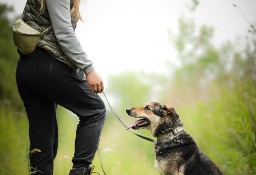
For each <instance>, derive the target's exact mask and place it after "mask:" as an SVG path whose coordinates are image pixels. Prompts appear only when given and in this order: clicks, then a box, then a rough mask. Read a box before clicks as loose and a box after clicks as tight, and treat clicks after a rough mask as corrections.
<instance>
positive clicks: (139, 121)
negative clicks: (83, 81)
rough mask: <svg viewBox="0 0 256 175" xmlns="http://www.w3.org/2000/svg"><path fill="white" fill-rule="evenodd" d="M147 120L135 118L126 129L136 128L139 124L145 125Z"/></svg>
mask: <svg viewBox="0 0 256 175" xmlns="http://www.w3.org/2000/svg"><path fill="white" fill-rule="evenodd" d="M147 123H148V122H147V120H145V119H140V120H137V121H136V122H134V123H133V124H131V125H130V126H128V128H127V129H131V128H132V129H136V128H139V127H141V126H143V125H145V124H147Z"/></svg>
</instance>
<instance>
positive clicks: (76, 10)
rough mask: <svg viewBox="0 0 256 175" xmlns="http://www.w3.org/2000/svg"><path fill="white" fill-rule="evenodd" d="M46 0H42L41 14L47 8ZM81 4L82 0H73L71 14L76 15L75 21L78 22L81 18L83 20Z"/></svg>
mask: <svg viewBox="0 0 256 175" xmlns="http://www.w3.org/2000/svg"><path fill="white" fill-rule="evenodd" d="M45 1H46V0H40V9H39V14H41V13H43V12H44V10H45ZM79 4H80V0H73V5H72V8H71V10H70V12H71V15H72V16H73V17H74V18H73V19H74V20H75V21H74V22H77V21H78V20H79V19H80V20H82V18H81V14H80V10H79Z"/></svg>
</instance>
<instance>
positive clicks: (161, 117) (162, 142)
mask: <svg viewBox="0 0 256 175" xmlns="http://www.w3.org/2000/svg"><path fill="white" fill-rule="evenodd" d="M126 111H127V113H128V115H130V116H132V117H135V118H140V120H139V121H137V122H136V123H135V124H134V125H133V126H132V128H133V129H141V128H147V129H149V130H151V132H152V135H153V136H154V137H157V142H156V144H155V153H156V166H157V168H158V170H159V173H160V174H161V175H222V172H221V171H220V169H219V168H218V167H217V166H216V165H215V164H214V163H213V162H212V161H211V160H210V159H209V158H208V157H207V156H206V155H205V154H204V153H203V152H202V151H201V150H200V149H199V147H198V146H197V144H196V142H195V141H194V139H193V138H192V137H191V136H190V135H189V134H188V133H186V132H185V131H184V130H183V128H182V126H183V125H182V123H181V121H180V119H179V115H178V114H177V113H176V112H175V110H174V108H172V107H171V106H169V105H162V104H159V103H156V102H151V103H149V104H148V105H146V106H144V107H141V108H131V109H127V110H126Z"/></svg>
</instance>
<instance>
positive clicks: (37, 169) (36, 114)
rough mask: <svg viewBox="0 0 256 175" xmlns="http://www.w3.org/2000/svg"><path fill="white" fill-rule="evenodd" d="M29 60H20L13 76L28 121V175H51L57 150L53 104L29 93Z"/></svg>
mask: <svg viewBox="0 0 256 175" xmlns="http://www.w3.org/2000/svg"><path fill="white" fill-rule="evenodd" d="M30 59H32V58H30V57H27V58H21V60H20V61H19V64H18V67H17V72H16V75H17V86H18V90H19V93H20V96H21V98H22V100H23V103H24V106H25V109H26V113H27V117H28V121H29V138H30V152H29V158H30V166H31V170H30V171H31V173H33V174H35V175H37V174H40V175H52V174H53V160H54V158H55V156H56V153H57V146H58V127H57V121H56V104H55V103H54V102H53V101H52V100H50V99H49V98H46V97H44V96H41V95H40V94H39V93H36V92H35V90H34V89H31V87H30V83H32V82H33V79H31V78H32V77H31V74H33V72H32V71H31V69H30V66H32V65H30V64H28V63H29V62H31V60H30Z"/></svg>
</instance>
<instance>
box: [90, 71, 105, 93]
mask: <svg viewBox="0 0 256 175" xmlns="http://www.w3.org/2000/svg"><path fill="white" fill-rule="evenodd" d="M86 80H87V82H88V84H89V87H90V91H91V92H93V93H101V92H103V90H104V84H103V81H102V79H101V77H100V76H99V75H98V73H97V72H96V71H95V70H93V71H92V72H90V73H89V74H87V75H86Z"/></svg>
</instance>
